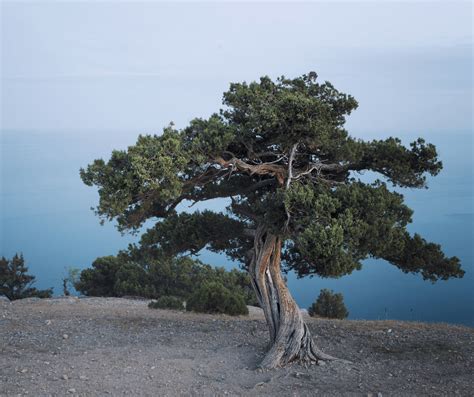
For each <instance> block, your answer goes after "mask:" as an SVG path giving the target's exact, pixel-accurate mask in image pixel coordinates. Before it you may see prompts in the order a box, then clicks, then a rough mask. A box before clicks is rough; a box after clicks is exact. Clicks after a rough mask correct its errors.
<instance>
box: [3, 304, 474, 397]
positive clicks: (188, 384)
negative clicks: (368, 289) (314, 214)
mask: <svg viewBox="0 0 474 397" xmlns="http://www.w3.org/2000/svg"><path fill="white" fill-rule="evenodd" d="M307 321H308V324H309V327H310V328H311V330H312V332H313V335H314V336H315V339H316V341H317V343H318V345H319V346H320V347H321V348H322V349H323V350H324V351H325V352H327V353H329V354H331V355H333V356H337V357H340V358H343V359H346V360H350V361H351V362H352V363H343V362H332V363H328V364H326V365H323V366H319V365H312V366H309V367H303V366H299V365H292V366H290V367H288V368H283V369H278V370H273V371H265V372H262V371H259V370H256V366H257V364H258V363H259V361H260V360H261V358H262V357H263V354H264V353H265V351H266V344H267V341H268V333H267V329H266V325H265V321H264V319H263V316H262V314H261V311H260V309H257V308H251V313H250V315H249V316H248V317H237V318H233V317H228V316H223V315H202V314H194V313H181V312H173V311H165V310H152V309H148V308H147V302H146V301H139V300H128V299H118V298H84V299H77V298H63V299H59V298H57V299H44V300H35V299H25V300H21V301H15V302H14V303H9V302H6V301H0V395H1V396H17V395H30V396H104V395H113V396H122V395H126V396H175V395H190V396H194V395H196V396H202V395H204V396H205V395H209V396H211V395H212V396H215V395H219V396H222V395H246V396H247V395H249V396H256V395H267V396H292V395H294V396H309V395H312V396H314V395H329V396H332V395H334V396H335V395H338V396H339V395H354V396H359V395H361V396H373V397H376V396H387V395H400V396H407V395H416V396H421V395H430V396H434V395H440V396H446V395H449V396H452V395H462V396H472V395H474V366H473V363H474V343H473V342H474V329H472V328H466V327H461V326H453V325H446V324H424V323H413V322H398V321H348V320H344V321H338V320H317V319H310V318H308V319H307Z"/></svg>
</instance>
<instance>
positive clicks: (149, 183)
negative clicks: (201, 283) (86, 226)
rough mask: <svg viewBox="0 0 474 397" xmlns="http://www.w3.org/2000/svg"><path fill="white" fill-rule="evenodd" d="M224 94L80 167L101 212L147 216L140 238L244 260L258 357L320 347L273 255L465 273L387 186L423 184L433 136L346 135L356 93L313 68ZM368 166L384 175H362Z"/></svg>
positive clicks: (300, 357) (295, 260) (303, 266)
mask: <svg viewBox="0 0 474 397" xmlns="http://www.w3.org/2000/svg"><path fill="white" fill-rule="evenodd" d="M223 104H224V109H221V110H220V112H219V113H218V114H213V115H211V116H210V117H209V118H207V119H201V118H197V119H194V120H192V121H191V122H190V124H189V125H188V126H187V127H186V128H184V129H182V130H177V129H176V128H175V127H174V125H173V124H170V125H169V126H168V127H166V128H165V129H164V130H163V133H162V134H161V135H145V136H142V135H140V136H139V137H138V140H137V142H136V144H135V145H134V146H130V147H129V148H128V150H121V151H118V150H116V151H113V152H112V156H111V158H110V159H109V160H108V161H107V162H105V161H104V160H102V159H98V160H95V161H94V162H93V163H92V164H90V165H89V166H88V167H87V168H86V169H81V177H82V180H83V181H84V183H86V184H87V185H90V186H93V185H95V186H97V187H98V189H99V196H100V201H99V204H98V206H97V207H96V213H97V214H98V215H99V216H100V217H101V219H102V221H105V220H116V221H117V224H118V228H119V230H121V231H122V232H125V231H131V232H134V231H135V232H138V231H139V228H140V227H141V226H142V225H143V224H144V222H145V221H147V220H149V219H156V220H158V221H157V222H156V224H155V225H154V226H153V227H151V228H150V229H149V230H148V231H147V232H146V233H144V234H143V236H142V237H141V241H140V249H143V250H147V251H148V252H153V250H162V251H164V252H167V253H168V254H170V255H178V254H195V253H197V252H199V251H200V250H201V249H203V248H204V247H206V248H207V249H209V250H211V251H215V252H224V253H226V254H227V255H228V256H229V257H230V258H232V259H234V260H238V261H239V262H240V263H241V264H242V267H243V268H245V269H247V270H248V272H249V274H250V276H251V279H252V284H253V286H254V289H255V293H256V295H257V298H258V301H259V303H260V306H261V307H262V308H263V310H264V313H265V318H266V320H267V323H268V327H269V332H270V340H271V344H272V347H271V348H270V350H269V351H268V353H267V355H266V356H265V358H264V359H263V361H262V363H261V364H260V365H261V366H262V367H266V368H272V367H277V366H282V365H285V364H286V363H289V362H292V361H303V362H316V361H318V360H329V359H331V357H330V356H328V355H326V354H324V353H322V352H321V351H320V350H319V349H318V348H317V347H316V345H315V343H314V341H313V339H312V337H311V333H310V331H309V329H308V327H307V326H306V325H305V323H304V322H303V319H302V316H301V314H300V311H299V309H298V307H297V305H296V304H295V302H294V300H293V298H292V297H291V295H290V293H289V291H288V289H287V287H286V285H285V282H284V280H283V278H282V275H281V263H283V266H284V269H285V270H294V271H295V272H296V273H297V274H298V275H299V276H305V275H319V276H321V277H340V276H342V275H345V274H350V273H351V272H352V271H353V270H357V269H360V268H361V262H362V260H364V259H365V258H367V257H374V258H383V259H385V260H387V261H388V262H390V263H391V264H393V265H395V266H397V267H398V268H400V269H401V270H402V271H404V272H411V273H421V275H422V276H423V277H424V278H425V279H428V280H432V281H435V280H438V279H443V280H445V279H447V278H449V277H461V276H462V275H463V271H462V270H461V268H460V263H459V260H458V259H457V258H455V257H452V258H447V257H445V255H444V254H443V252H442V251H441V248H440V246H439V245H436V244H433V243H429V242H427V241H425V240H424V239H423V238H422V237H420V236H419V235H417V234H415V235H414V236H412V235H410V234H409V233H408V232H407V230H406V226H407V224H408V223H409V222H411V215H412V211H411V210H410V209H409V208H408V207H407V206H405V205H404V203H403V196H402V195H401V194H399V193H396V192H393V191H391V190H389V188H388V185H387V184H392V185H393V186H400V187H411V188H421V187H425V186H426V174H430V175H436V174H438V173H439V171H440V170H441V168H442V164H441V162H440V161H439V160H438V157H437V153H436V149H435V147H434V146H433V145H432V144H428V143H426V142H425V141H424V140H423V139H421V138H420V139H417V140H416V141H414V142H413V143H411V144H410V147H408V148H407V147H405V146H404V145H402V143H401V141H400V140H399V139H397V138H388V139H385V140H373V141H363V140H359V139H355V138H352V137H351V136H350V135H349V134H348V132H347V131H346V130H345V129H344V124H345V119H346V116H347V115H349V114H350V113H351V112H352V111H353V110H354V109H356V107H357V102H356V100H355V99H354V98H353V97H352V96H350V95H346V94H344V93H341V92H339V91H338V90H336V89H335V88H334V87H333V85H332V84H330V83H329V82H325V83H319V82H318V81H317V75H316V73H314V72H311V73H309V74H308V75H303V76H301V77H298V78H295V79H287V78H284V77H281V78H279V79H277V80H276V81H272V80H271V79H270V78H269V77H262V78H261V79H260V81H259V82H252V83H250V84H247V83H235V84H231V85H230V89H229V90H228V91H227V92H225V93H224V97H223ZM365 170H369V171H373V172H374V173H377V174H378V175H380V178H382V179H383V180H377V181H375V182H373V183H364V182H363V181H362V180H361V179H360V178H359V173H360V172H362V171H365ZM215 198H227V199H228V200H229V206H228V207H227V209H228V211H227V213H214V212H211V211H208V210H206V211H202V212H194V213H192V214H190V213H184V212H181V213H178V212H177V211H176V207H177V206H178V204H180V203H182V202H188V203H196V202H202V201H206V200H211V199H215Z"/></svg>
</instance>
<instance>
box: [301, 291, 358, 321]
mask: <svg viewBox="0 0 474 397" xmlns="http://www.w3.org/2000/svg"><path fill="white" fill-rule="evenodd" d="M308 314H309V315H310V316H311V317H326V318H338V319H344V318H346V317H347V316H348V315H349V312H348V311H347V309H346V306H345V305H344V297H343V296H342V294H340V293H339V294H335V293H334V292H333V291H331V290H328V289H322V290H321V293H320V294H319V296H318V299H317V300H316V302H314V303H313V304H312V305H311V307H309V308H308Z"/></svg>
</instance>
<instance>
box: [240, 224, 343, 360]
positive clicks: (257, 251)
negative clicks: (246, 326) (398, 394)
mask: <svg viewBox="0 0 474 397" xmlns="http://www.w3.org/2000/svg"><path fill="white" fill-rule="evenodd" d="M281 246H282V241H281V238H280V237H278V236H277V235H274V234H272V233H271V232H270V231H268V230H266V229H265V228H264V227H259V228H257V230H256V233H255V241H254V249H253V253H252V258H251V260H250V266H249V273H250V276H251V279H252V284H253V287H254V289H255V293H256V295H257V299H258V301H259V303H260V306H261V307H262V309H263V312H264V313H265V319H266V320H267V324H268V328H269V332H270V344H271V347H270V350H269V351H268V353H267V354H266V356H265V358H264V359H263V361H262V362H261V364H260V367H261V368H266V369H270V368H276V367H282V366H285V365H286V364H288V363H290V362H294V361H298V362H303V363H317V362H318V361H326V360H334V359H335V358H334V357H331V356H329V355H327V354H324V353H323V352H321V351H320V350H319V349H318V348H317V347H316V345H315V343H314V341H313V338H312V337H311V333H310V331H309V328H308V326H307V325H306V324H305V323H304V321H303V317H302V315H301V312H300V309H299V308H298V306H297V305H296V303H295V301H294V299H293V297H292V296H291V294H290V291H289V290H288V288H287V287H286V284H285V281H284V280H283V277H282V275H281V270H280V263H281Z"/></svg>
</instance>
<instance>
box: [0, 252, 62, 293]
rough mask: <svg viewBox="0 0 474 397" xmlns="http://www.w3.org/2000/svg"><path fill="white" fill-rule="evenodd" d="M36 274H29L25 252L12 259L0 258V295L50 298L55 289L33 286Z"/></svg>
mask: <svg viewBox="0 0 474 397" xmlns="http://www.w3.org/2000/svg"><path fill="white" fill-rule="evenodd" d="M34 282H35V276H32V275H30V274H28V267H27V266H26V265H25V259H24V258H23V254H20V255H18V254H15V255H14V256H13V258H12V259H7V258H5V257H4V256H2V258H1V259H0V295H5V296H6V297H7V298H8V299H10V300H15V299H24V298H31V297H38V298H50V297H51V295H52V294H53V289H52V288H49V289H45V290H38V289H36V288H34V287H32V285H33V283H34Z"/></svg>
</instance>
